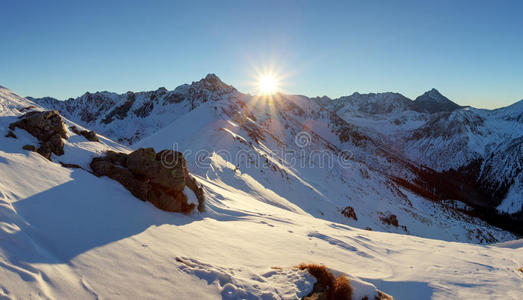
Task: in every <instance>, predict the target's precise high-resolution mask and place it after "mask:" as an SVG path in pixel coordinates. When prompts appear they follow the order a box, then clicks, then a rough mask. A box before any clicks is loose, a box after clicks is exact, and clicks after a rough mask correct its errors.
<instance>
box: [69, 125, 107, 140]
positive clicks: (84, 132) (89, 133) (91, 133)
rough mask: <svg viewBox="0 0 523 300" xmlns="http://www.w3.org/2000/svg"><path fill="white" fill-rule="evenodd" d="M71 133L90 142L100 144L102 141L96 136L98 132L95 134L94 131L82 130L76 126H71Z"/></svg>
mask: <svg viewBox="0 0 523 300" xmlns="http://www.w3.org/2000/svg"><path fill="white" fill-rule="evenodd" d="M71 131H72V132H74V133H76V134H79V135H82V136H83V137H84V138H85V139H86V140H88V141H91V142H100V140H99V139H98V136H97V135H96V132H94V131H92V130H80V129H78V127H76V126H71Z"/></svg>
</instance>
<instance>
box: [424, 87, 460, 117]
mask: <svg viewBox="0 0 523 300" xmlns="http://www.w3.org/2000/svg"><path fill="white" fill-rule="evenodd" d="M414 108H415V109H416V110H417V111H420V112H429V113H437V112H442V111H453V110H456V109H459V108H460V106H459V105H457V104H456V103H454V102H452V101H451V100H450V99H449V98H447V97H445V96H443V95H442V94H441V93H440V92H439V91H438V90H436V89H434V88H433V89H431V90H430V91H427V92H425V93H424V94H423V95H421V96H419V97H417V98H416V100H414Z"/></svg>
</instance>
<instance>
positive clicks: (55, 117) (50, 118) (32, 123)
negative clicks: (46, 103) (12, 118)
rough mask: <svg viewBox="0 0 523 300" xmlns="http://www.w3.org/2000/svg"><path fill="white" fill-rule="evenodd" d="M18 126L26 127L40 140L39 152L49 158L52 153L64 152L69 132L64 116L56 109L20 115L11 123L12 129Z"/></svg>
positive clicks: (61, 153) (60, 153) (59, 153)
mask: <svg viewBox="0 0 523 300" xmlns="http://www.w3.org/2000/svg"><path fill="white" fill-rule="evenodd" d="M16 127H18V128H21V129H24V130H25V131H27V132H29V133H30V134H31V135H32V136H34V137H36V138H37V139H38V141H39V142H40V147H39V148H38V150H37V152H38V153H40V154H41V155H42V156H44V157H45V158H47V159H49V160H50V159H51V153H54V154H56V155H63V154H64V141H63V140H62V138H64V139H67V132H66V130H65V124H64V121H63V120H62V117H61V116H60V114H58V112H57V111H56V110H53V111H31V112H28V113H26V114H25V115H23V116H22V117H20V120H19V121H17V122H14V123H11V124H10V125H9V129H10V130H14V129H15V128H16Z"/></svg>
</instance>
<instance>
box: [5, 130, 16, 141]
mask: <svg viewBox="0 0 523 300" xmlns="http://www.w3.org/2000/svg"><path fill="white" fill-rule="evenodd" d="M5 137H7V138H13V139H16V138H18V137H17V136H16V134H15V133H14V132H13V131H12V130H9V132H8V133H7V134H6V135H5Z"/></svg>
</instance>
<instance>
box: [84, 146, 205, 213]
mask: <svg viewBox="0 0 523 300" xmlns="http://www.w3.org/2000/svg"><path fill="white" fill-rule="evenodd" d="M91 169H92V170H93V173H94V174H95V175H96V176H107V177H110V178H112V179H114V180H116V181H118V182H120V183H121V184H122V185H123V186H124V187H125V188H126V189H128V190H129V191H130V192H131V193H132V194H133V195H134V196H135V197H137V198H138V199H141V200H143V201H149V202H151V203H152V204H154V205H155V206H156V207H158V208H159V209H161V210H165V211H173V212H183V213H188V212H190V211H192V210H193V209H194V207H195V205H194V204H193V203H191V204H189V203H187V196H186V195H185V194H184V192H183V191H184V189H185V186H186V185H187V187H188V188H189V189H191V190H192V191H193V192H194V193H195V195H196V197H197V198H198V202H199V205H198V210H200V211H203V209H204V206H203V202H204V197H203V190H202V188H201V187H198V184H197V183H196V180H195V179H194V178H193V177H192V176H191V175H190V174H189V172H188V171H187V162H186V161H185V158H184V157H183V154H182V153H180V152H177V151H171V150H163V151H161V152H158V153H156V152H155V151H154V149H152V148H140V149H138V150H136V151H134V152H132V153H130V154H125V153H117V152H113V151H107V153H106V155H105V156H104V157H97V158H94V159H93V161H92V162H91Z"/></svg>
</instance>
